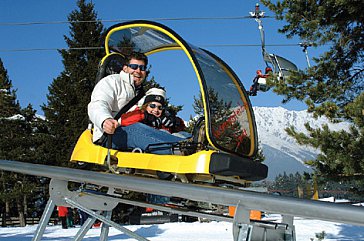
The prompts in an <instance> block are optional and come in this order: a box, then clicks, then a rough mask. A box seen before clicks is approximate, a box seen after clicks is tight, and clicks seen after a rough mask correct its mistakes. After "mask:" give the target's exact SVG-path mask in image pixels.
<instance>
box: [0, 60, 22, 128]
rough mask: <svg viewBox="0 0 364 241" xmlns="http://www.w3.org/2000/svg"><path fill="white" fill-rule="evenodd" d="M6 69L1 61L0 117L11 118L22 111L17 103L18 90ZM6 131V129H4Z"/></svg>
mask: <svg viewBox="0 0 364 241" xmlns="http://www.w3.org/2000/svg"><path fill="white" fill-rule="evenodd" d="M12 88H13V85H12V82H11V80H10V79H9V76H8V71H7V70H6V69H5V67H4V64H3V61H2V60H1V59H0V117H1V118H3V117H10V116H13V115H15V114H17V113H19V111H20V105H19V102H17V101H16V90H14V89H12ZM3 129H4V128H3Z"/></svg>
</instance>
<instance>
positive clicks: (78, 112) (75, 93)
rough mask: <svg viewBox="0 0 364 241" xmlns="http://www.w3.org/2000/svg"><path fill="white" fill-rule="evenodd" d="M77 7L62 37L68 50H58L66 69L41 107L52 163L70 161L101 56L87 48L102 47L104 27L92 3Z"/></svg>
mask: <svg viewBox="0 0 364 241" xmlns="http://www.w3.org/2000/svg"><path fill="white" fill-rule="evenodd" d="M77 6H78V10H74V11H72V12H71V13H70V15H69V16H68V20H69V21H70V37H67V36H64V38H65V41H66V43H67V45H68V47H69V49H68V50H60V51H59V52H60V54H61V55H62V57H63V64H64V68H65V70H64V71H62V73H61V74H60V76H58V77H57V78H56V79H54V80H53V82H52V84H51V86H50V87H49V94H48V96H47V97H48V104H47V105H45V106H42V109H43V111H44V113H45V116H46V119H47V122H48V124H49V130H50V133H51V138H50V140H49V141H48V143H49V148H50V149H49V154H50V155H49V156H48V160H49V163H50V164H54V165H67V164H68V163H69V162H68V159H69V157H70V153H71V151H72V149H73V147H74V145H75V143H76V141H77V139H78V137H79V135H80V134H81V133H82V131H83V130H84V129H85V128H86V127H87V124H88V116H87V104H88V102H89V101H90V96H91V92H92V89H93V86H94V82H95V77H96V73H97V66H98V63H99V61H100V60H101V58H102V55H103V53H102V51H101V50H99V49H89V48H88V47H101V46H102V39H101V35H102V31H103V26H102V24H101V22H100V21H98V20H97V14H96V12H95V11H94V5H93V4H92V3H86V2H85V1H84V0H80V1H78V2H77Z"/></svg>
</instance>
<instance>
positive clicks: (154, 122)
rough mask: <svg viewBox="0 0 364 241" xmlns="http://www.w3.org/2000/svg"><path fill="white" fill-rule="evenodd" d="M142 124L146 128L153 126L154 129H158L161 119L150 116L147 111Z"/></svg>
mask: <svg viewBox="0 0 364 241" xmlns="http://www.w3.org/2000/svg"><path fill="white" fill-rule="evenodd" d="M143 122H144V123H145V124H147V125H148V126H153V127H156V128H159V127H160V126H161V119H160V118H158V117H156V116H154V115H152V114H149V113H148V112H147V111H145V112H144V121H143Z"/></svg>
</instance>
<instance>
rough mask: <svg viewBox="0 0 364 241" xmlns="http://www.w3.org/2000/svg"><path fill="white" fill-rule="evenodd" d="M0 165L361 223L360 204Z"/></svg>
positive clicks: (363, 217) (2, 162) (363, 223)
mask: <svg viewBox="0 0 364 241" xmlns="http://www.w3.org/2000/svg"><path fill="white" fill-rule="evenodd" d="M0 169H3V170H6V171H13V172H20V173H24V174H29V175H35V176H44V177H49V178H55V179H59V180H69V181H75V182H80V183H83V182H86V183H93V184H97V185H102V186H106V187H114V188H120V189H126V190H133V191H137V192H143V193H151V194H157V195H163V196H175V197H181V198H186V199H191V200H195V201H201V202H211V203H214V204H221V205H227V206H234V205H235V206H236V205H237V204H239V205H240V206H241V207H244V208H245V209H246V210H261V211H266V212H269V213H280V214H283V215H290V216H299V217H304V218H313V219H319V220H326V221H332V222H341V223H348V224H353V225H361V226H364V208H363V207H357V206H352V205H343V204H340V205H338V204H335V203H327V202H320V201H314V200H304V199H297V198H290V197H281V196H274V195H269V194H265V193H256V192H250V191H240V190H230V189H226V188H217V187H207V186H203V185H194V184H185V183H177V182H171V181H162V180H156V179H150V178H141V177H133V176H122V175H116V174H108V173H99V172H93V171H85V170H78V169H71V168H64V167H55V166H46V165H39V164H31V163H24V162H17V161H9V160H0Z"/></svg>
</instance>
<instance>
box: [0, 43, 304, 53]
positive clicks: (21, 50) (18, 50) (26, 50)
mask: <svg viewBox="0 0 364 241" xmlns="http://www.w3.org/2000/svg"><path fill="white" fill-rule="evenodd" d="M200 46H201V47H204V48H206V47H210V48H214V47H215V48H220V47H259V46H261V45H260V44H201V45H200ZM266 46H276V47H291V46H300V45H299V44H267V45H266ZM99 49H104V47H77V48H19V49H0V53H2V52H36V51H59V50H67V51H68V50H99Z"/></svg>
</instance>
